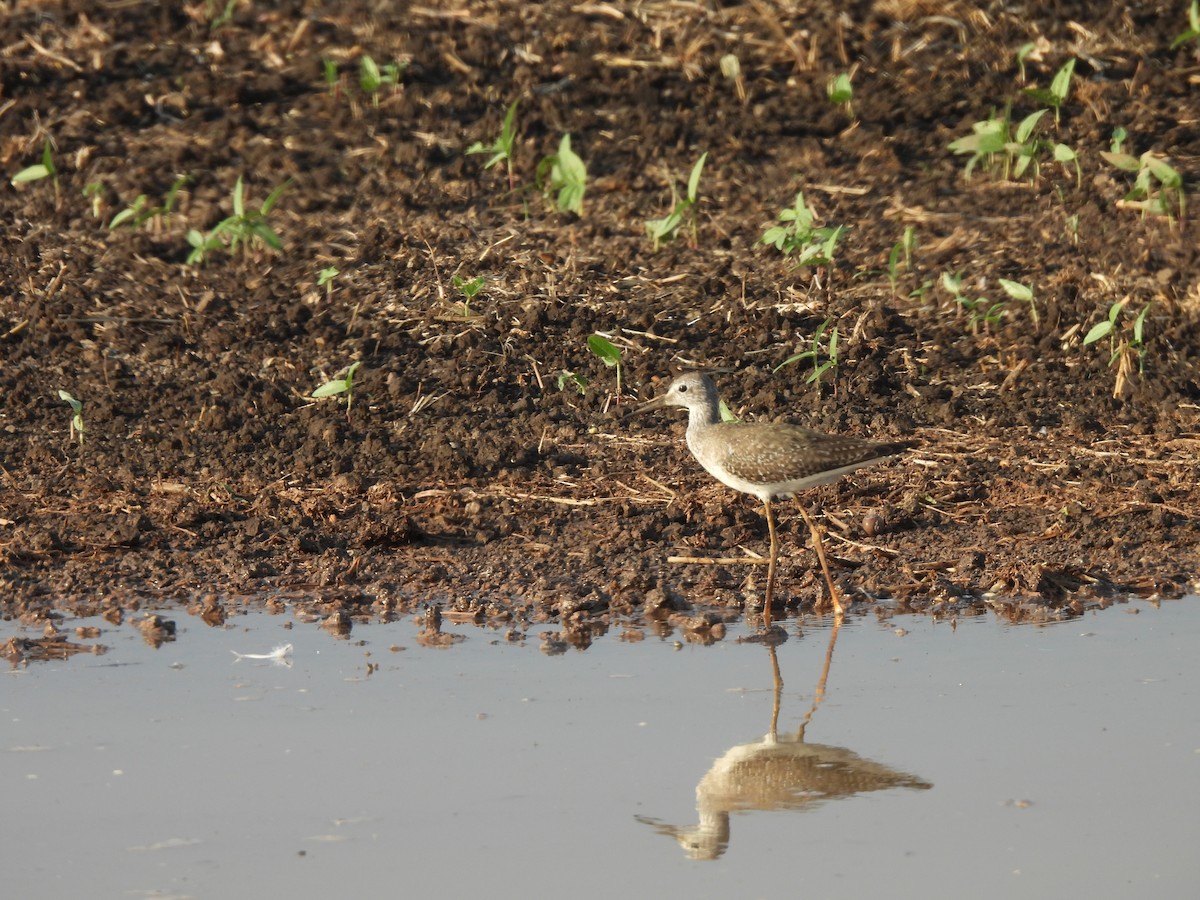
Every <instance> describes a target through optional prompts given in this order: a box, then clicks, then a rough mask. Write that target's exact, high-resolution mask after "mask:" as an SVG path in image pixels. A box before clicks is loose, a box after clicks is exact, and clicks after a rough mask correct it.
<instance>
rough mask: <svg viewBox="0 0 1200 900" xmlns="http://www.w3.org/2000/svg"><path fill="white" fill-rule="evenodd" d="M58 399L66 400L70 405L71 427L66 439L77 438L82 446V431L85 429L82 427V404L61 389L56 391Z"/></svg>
mask: <svg viewBox="0 0 1200 900" xmlns="http://www.w3.org/2000/svg"><path fill="white" fill-rule="evenodd" d="M58 399H60V400H62V401H64V402H66V404H67V405H68V406H70V407H71V428H70V432H69V436H68V438H67V439H68V440H74V439H76V438H78V439H79V446H80V447H82V446H83V433H84V431H85V429H84V427H83V404H82V403H81V402H80V401H78V400H76V399H75V398H74V397H72V396H71V395H70V394H69V393H68V392H67V391H63V390H60V391H59V392H58Z"/></svg>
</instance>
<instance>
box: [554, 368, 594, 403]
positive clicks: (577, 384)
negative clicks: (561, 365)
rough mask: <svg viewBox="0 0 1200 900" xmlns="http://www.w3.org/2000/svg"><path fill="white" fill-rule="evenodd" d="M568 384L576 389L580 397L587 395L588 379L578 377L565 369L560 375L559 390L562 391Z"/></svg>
mask: <svg viewBox="0 0 1200 900" xmlns="http://www.w3.org/2000/svg"><path fill="white" fill-rule="evenodd" d="M568 384H569V385H571V386H572V387H574V388H575V390H576V391H577V392H578V393H579V396H580V397H582V396H584V395H586V394H587V386H588V381H587V379H586V378H584V377H583V376H582V375H576V374H575V373H574V372H571V371H568V370H567V369H563V370H562V371H561V372H559V373H558V389H559V390H560V391H561V390H562V389H563V388H564V387H566V386H567V385H568Z"/></svg>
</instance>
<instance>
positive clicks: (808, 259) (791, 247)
mask: <svg viewBox="0 0 1200 900" xmlns="http://www.w3.org/2000/svg"><path fill="white" fill-rule="evenodd" d="M779 221H780V222H783V223H785V224H783V225H774V226H772V227H770V228H768V229H767V230H766V231H764V232H763V236H762V238H761V239H760V240H759V243H762V244H770V245H771V246H773V247H774V248H775V249H776V250H779V251H780V252H781V253H783V255H784V256H791V255H792V254H793V253H797V252H798V253H799V256H797V257H796V265H797V266H812V267H814V268H817V267H820V266H824V267H825V268H827V269H828V268H832V267H833V255H834V250H835V248H836V247H837V243H838V241H839V240H841V237H842V235H843V234H845V232H846V226H844V225H838V226H837V227H836V228H826V227H817V226H815V225H814V224H813V223H814V222H815V221H816V214H815V213H814V212H813V211H812V210H811V209H809V208H808V207H807V206H806V205H805V203H804V192H803V191H801V192H799V193H797V194H796V202H795V205H794V206H792V208H790V209H784V210H782V211H781V212H780V213H779Z"/></svg>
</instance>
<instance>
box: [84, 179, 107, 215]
mask: <svg viewBox="0 0 1200 900" xmlns="http://www.w3.org/2000/svg"><path fill="white" fill-rule="evenodd" d="M83 196H84V197H85V198H86V199H88V200H91V201H92V218H93V219H98V218H100V211H101V210H102V209H103V208H104V182H103V181H89V182H88V183H87V184H85V185H84V186H83Z"/></svg>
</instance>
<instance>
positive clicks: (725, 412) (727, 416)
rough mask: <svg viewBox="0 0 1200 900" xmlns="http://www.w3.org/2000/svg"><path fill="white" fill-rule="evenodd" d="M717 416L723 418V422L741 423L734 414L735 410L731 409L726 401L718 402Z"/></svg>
mask: <svg viewBox="0 0 1200 900" xmlns="http://www.w3.org/2000/svg"><path fill="white" fill-rule="evenodd" d="M717 414H718V415H719V416H720V417H721V421H722V422H740V421H741V420H740V419H739V418H738V417H737V416H735V415H734V414H733V410H732V409H730V408H729V404H727V403H726V402H725V401H724V400H718V401H717Z"/></svg>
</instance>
